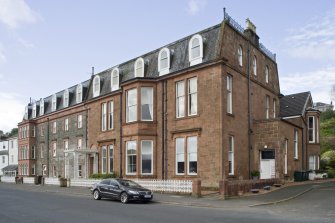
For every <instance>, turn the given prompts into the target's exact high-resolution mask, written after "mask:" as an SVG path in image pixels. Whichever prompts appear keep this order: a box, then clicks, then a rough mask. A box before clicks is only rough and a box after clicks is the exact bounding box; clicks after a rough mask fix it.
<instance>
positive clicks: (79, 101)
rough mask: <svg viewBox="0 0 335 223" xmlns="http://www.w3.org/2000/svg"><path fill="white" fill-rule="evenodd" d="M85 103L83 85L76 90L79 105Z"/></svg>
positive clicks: (79, 85)
mask: <svg viewBox="0 0 335 223" xmlns="http://www.w3.org/2000/svg"><path fill="white" fill-rule="evenodd" d="M82 101H83V85H82V84H78V85H77V88H76V102H77V104H79V103H81V102H82Z"/></svg>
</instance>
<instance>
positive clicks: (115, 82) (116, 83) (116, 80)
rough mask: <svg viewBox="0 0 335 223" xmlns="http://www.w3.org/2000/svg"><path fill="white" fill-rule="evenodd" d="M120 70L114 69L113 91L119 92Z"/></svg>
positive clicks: (112, 76) (112, 77)
mask: <svg viewBox="0 0 335 223" xmlns="http://www.w3.org/2000/svg"><path fill="white" fill-rule="evenodd" d="M119 74H120V72H119V68H114V69H113V71H112V74H111V90H112V91H115V90H118V89H119V88H120V87H119V77H120V75H119Z"/></svg>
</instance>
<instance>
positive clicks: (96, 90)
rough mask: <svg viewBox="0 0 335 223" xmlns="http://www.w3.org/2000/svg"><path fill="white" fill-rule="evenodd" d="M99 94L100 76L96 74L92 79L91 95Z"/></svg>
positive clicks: (96, 95)
mask: <svg viewBox="0 0 335 223" xmlns="http://www.w3.org/2000/svg"><path fill="white" fill-rule="evenodd" d="M99 95H100V77H99V76H98V75H97V76H95V77H94V79H93V97H98V96H99Z"/></svg>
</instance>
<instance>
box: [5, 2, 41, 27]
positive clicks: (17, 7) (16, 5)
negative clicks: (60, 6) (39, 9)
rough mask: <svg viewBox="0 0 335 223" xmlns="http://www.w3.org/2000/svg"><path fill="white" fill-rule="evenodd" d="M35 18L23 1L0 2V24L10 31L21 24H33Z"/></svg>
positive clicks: (36, 16)
mask: <svg viewBox="0 0 335 223" xmlns="http://www.w3.org/2000/svg"><path fill="white" fill-rule="evenodd" d="M37 18H38V15H37V14H36V13H35V12H34V11H32V10H31V9H30V7H29V6H28V4H27V3H26V2H25V1H24V0H0V22H2V23H4V24H5V25H6V26H7V27H9V28H11V29H15V28H17V27H19V26H20V24H22V23H35V22H36V21H37Z"/></svg>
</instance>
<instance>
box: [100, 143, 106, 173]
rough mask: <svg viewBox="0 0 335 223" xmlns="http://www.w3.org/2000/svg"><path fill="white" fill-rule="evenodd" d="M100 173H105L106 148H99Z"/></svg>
mask: <svg viewBox="0 0 335 223" xmlns="http://www.w3.org/2000/svg"><path fill="white" fill-rule="evenodd" d="M101 173H103V174H105V173H107V147H106V146H102V148H101Z"/></svg>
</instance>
